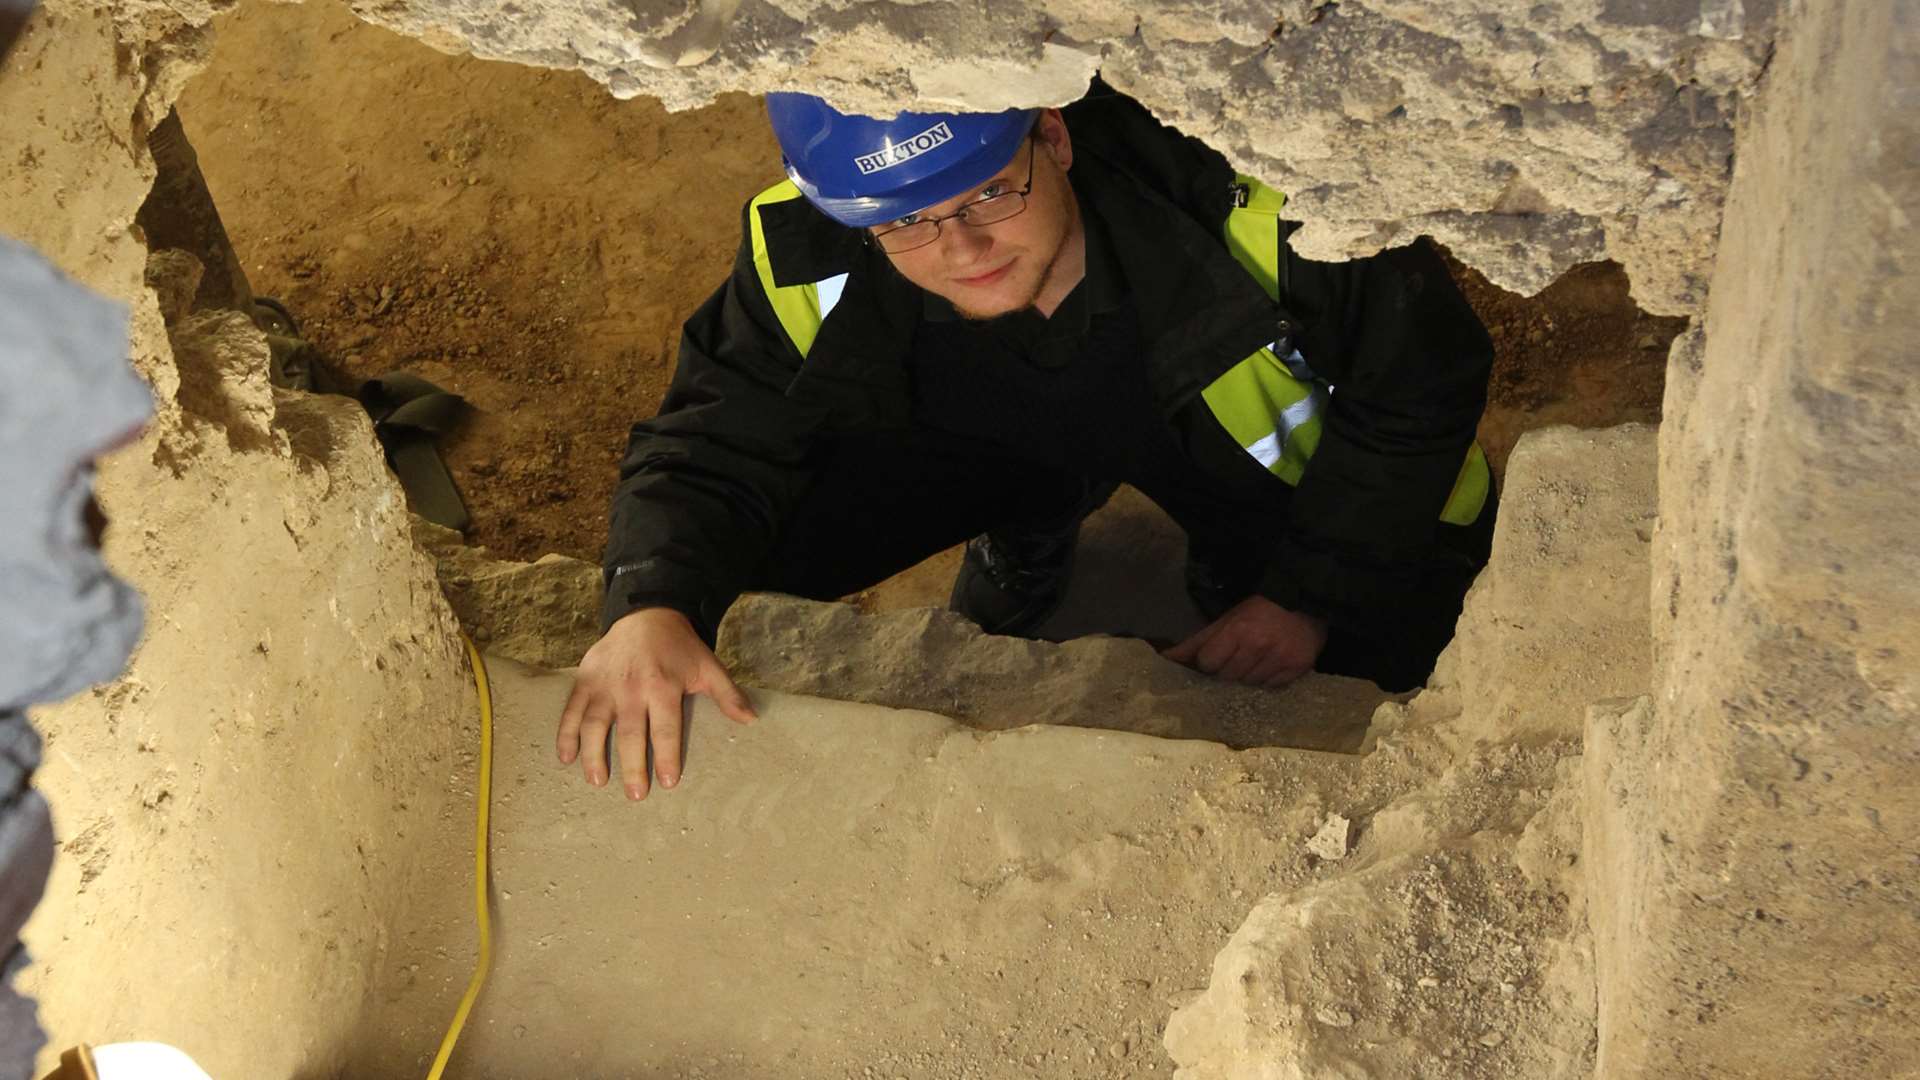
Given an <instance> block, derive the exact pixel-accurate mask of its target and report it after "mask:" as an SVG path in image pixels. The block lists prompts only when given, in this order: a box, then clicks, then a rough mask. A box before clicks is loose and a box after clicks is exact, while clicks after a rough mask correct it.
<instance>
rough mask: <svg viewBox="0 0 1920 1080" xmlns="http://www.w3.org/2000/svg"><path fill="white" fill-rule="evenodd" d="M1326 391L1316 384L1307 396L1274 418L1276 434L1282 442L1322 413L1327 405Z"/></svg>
mask: <svg viewBox="0 0 1920 1080" xmlns="http://www.w3.org/2000/svg"><path fill="white" fill-rule="evenodd" d="M1326 400H1327V399H1326V391H1325V390H1322V389H1321V388H1320V387H1318V386H1316V387H1314V388H1313V389H1311V390H1309V391H1307V396H1306V397H1303V398H1301V399H1300V400H1299V401H1296V402H1294V403H1293V404H1291V405H1289V406H1287V407H1286V408H1285V409H1282V410H1281V412H1280V415H1279V416H1278V417H1276V418H1275V420H1274V425H1275V426H1274V434H1275V435H1277V436H1278V437H1279V439H1280V441H1281V442H1282V443H1285V442H1286V441H1287V440H1288V439H1290V438H1292V437H1293V432H1294V429H1296V428H1298V427H1299V426H1300V425H1301V424H1304V423H1306V422H1307V421H1309V420H1312V419H1314V418H1315V417H1317V416H1319V415H1320V410H1321V409H1323V408H1325V407H1326Z"/></svg>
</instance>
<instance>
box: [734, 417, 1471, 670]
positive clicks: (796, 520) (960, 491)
mask: <svg viewBox="0 0 1920 1080" xmlns="http://www.w3.org/2000/svg"><path fill="white" fill-rule="evenodd" d="M816 476H817V479H816V480H815V482H814V484H813V486H812V488H810V489H809V490H808V491H807V492H806V493H805V494H804V495H803V496H802V497H801V500H800V502H799V504H798V506H797V507H796V508H795V511H794V512H793V513H792V514H791V515H790V517H789V519H788V521H787V522H786V523H785V526H784V528H783V530H782V532H781V533H780V535H779V536H778V537H776V538H775V542H774V547H773V551H772V554H771V555H770V556H769V557H768V558H767V560H766V562H765V563H764V564H762V566H761V567H760V569H759V572H758V573H757V574H756V575H755V576H754V580H752V581H751V582H750V583H749V588H753V589H758V590H763V591H768V592H782V593H788V594H791V595H794V596H802V597H806V598H808V599H813V600H834V599H838V598H839V597H842V596H846V595H847V594H849V593H854V592H859V591H860V590H862V589H865V588H869V587H871V586H873V585H876V584H878V583H880V582H881V581H884V580H886V579H887V578H889V577H892V576H893V575H894V574H897V573H899V572H900V571H902V570H905V569H907V568H909V567H911V566H913V565H915V564H916V563H919V562H920V561H922V560H924V559H926V558H928V557H930V556H932V555H935V554H938V553H939V552H942V551H945V550H946V549H948V548H950V547H953V546H954V545H956V544H960V543H964V542H966V541H967V540H969V539H971V538H972V537H974V536H977V535H979V534H981V533H984V532H988V531H991V530H996V529H1007V528H1034V529H1054V528H1061V527H1064V526H1065V525H1066V524H1068V523H1070V521H1071V520H1072V517H1073V516H1074V515H1075V514H1076V513H1078V512H1079V511H1080V509H1081V507H1082V506H1083V504H1084V501H1085V499H1086V497H1087V493H1088V491H1089V490H1090V488H1091V487H1092V486H1093V485H1092V482H1091V481H1089V480H1088V479H1087V478H1086V477H1084V476H1081V475H1078V474H1076V473H1074V472H1071V471H1068V470H1064V469H1061V468H1058V467H1056V466H1052V465H1048V464H1045V463H1041V462H1036V461H1032V460H1028V459H1023V458H1019V457H1015V456H1010V455H1008V454H1007V453H1006V451H1005V450H1003V449H1001V448H999V447H997V446H993V445H991V444H988V443H984V442H979V441H975V440H971V439H967V438H965V437H962V436H956V435H947V434H944V433H937V432H927V431H924V430H921V431H913V432H902V433H887V434H883V435H864V436H857V437H845V438H841V439H837V440H833V441H832V442H830V443H829V444H828V445H827V447H825V448H824V449H823V451H822V456H821V459H820V460H819V462H818V468H817V469H816ZM1495 514H1496V505H1495V501H1494V500H1492V499H1491V497H1490V499H1489V502H1488V504H1487V508H1486V509H1485V510H1484V511H1483V512H1482V513H1481V515H1480V518H1479V520H1477V521H1476V522H1475V523H1474V524H1473V525H1471V526H1467V527H1460V526H1451V525H1444V524H1443V525H1441V526H1440V533H1441V535H1440V544H1439V547H1438V549H1437V550H1436V551H1435V552H1434V553H1433V554H1432V557H1431V558H1430V559H1429V560H1427V562H1426V564H1425V565H1423V566H1422V567H1421V568H1420V569H1421V572H1420V573H1419V574H1418V575H1417V583H1416V584H1414V585H1412V586H1411V587H1410V588H1409V589H1408V590H1407V592H1406V593H1405V594H1404V595H1402V596H1400V597H1398V598H1397V599H1396V604H1395V611H1394V612H1393V613H1392V618H1391V620H1390V622H1391V624H1392V626H1393V630H1392V631H1391V633H1386V634H1378V633H1376V634H1366V633H1362V632H1358V631H1355V630H1352V629H1349V628H1345V627H1341V626H1335V627H1334V628H1333V629H1332V630H1331V632H1330V633H1329V636H1328V640H1327V647H1326V649H1325V650H1324V651H1323V652H1322V654H1321V656H1320V661H1319V663H1318V664H1316V665H1315V667H1316V669H1317V670H1320V671H1324V672H1328V673H1331V674H1338V675H1351V676H1355V677H1358V678H1364V679H1370V680H1372V681H1374V682H1376V683H1378V684H1380V685H1381V687H1383V688H1384V689H1387V690H1391V691H1396V692H1397V691H1401V690H1410V689H1413V688H1415V687H1417V686H1419V685H1421V684H1422V683H1423V682H1425V680H1426V677H1427V675H1429V674H1430V673H1431V672H1432V670H1433V663H1434V660H1435V659H1437V658H1438V656H1439V655H1440V651H1441V650H1442V649H1444V648H1445V647H1446V644H1447V642H1448V641H1450V640H1452V637H1453V627H1454V623H1455V622H1456V621H1457V620H1458V618H1459V615H1460V605H1461V601H1462V599H1463V598H1464V597H1465V595H1466V591H1467V588H1468V586H1470V585H1471V584H1472V583H1473V579H1474V577H1475V575H1477V574H1478V572H1479V570H1480V568H1481V567H1483V566H1485V565H1486V561H1487V553H1488V550H1489V548H1490V546H1491V542H1492V535H1493V522H1494V517H1495ZM1248 570H1249V571H1250V572H1249V573H1247V574H1245V575H1244V576H1245V577H1246V580H1247V582H1248V585H1247V590H1248V592H1249V593H1250V592H1251V581H1252V580H1253V579H1254V578H1257V568H1248ZM1229 576H1241V575H1233V574H1232V573H1231V572H1229ZM1206 614H1208V615H1209V617H1211V616H1212V615H1213V614H1214V613H1213V612H1208V613H1206Z"/></svg>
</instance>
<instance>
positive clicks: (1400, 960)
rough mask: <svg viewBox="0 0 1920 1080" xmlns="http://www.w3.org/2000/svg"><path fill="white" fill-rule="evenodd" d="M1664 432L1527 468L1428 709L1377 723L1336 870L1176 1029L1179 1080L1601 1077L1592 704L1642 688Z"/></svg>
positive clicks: (1522, 462) (1281, 908)
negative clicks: (1597, 1064)
mask: <svg viewBox="0 0 1920 1080" xmlns="http://www.w3.org/2000/svg"><path fill="white" fill-rule="evenodd" d="M1654 472H1655V463H1654V432H1653V431H1652V430H1651V429H1649V428H1646V427H1642V426H1639V425H1627V426H1623V427H1619V428H1613V429H1610V430H1607V431H1599V432H1586V431H1575V430H1573V429H1569V428H1552V429H1548V430H1545V431H1540V432H1534V433H1531V434H1529V435H1527V436H1525V437H1523V438H1522V439H1521V440H1520V442H1519V444H1518V445H1517V446H1516V447H1515V448H1514V453H1513V457H1512V459H1511V461H1510V470H1509V473H1508V476H1507V483H1506V495H1505V502H1504V504H1503V505H1502V508H1501V515H1500V521H1499V527H1498V529H1497V531H1496V533H1495V536H1494V545H1493V558H1492V561H1491V562H1490V563H1489V564H1488V567H1487V570H1486V572H1485V573H1483V574H1482V575H1481V577H1480V580H1479V581H1478V582H1476V583H1475V585H1474V588H1473V591H1472V592H1471V593H1470V594H1469V595H1468V597H1467V603H1466V609H1465V611H1464V612H1463V613H1462V615H1461V619H1460V636H1459V637H1458V638H1457V639H1456V640H1455V643H1454V645H1453V646H1452V647H1450V648H1449V649H1448V650H1447V652H1446V653H1445V654H1444V655H1443V657H1442V658H1441V663H1440V666H1439V668H1438V670H1436V671H1435V672H1434V676H1433V678H1432V680H1431V681H1430V683H1429V686H1428V689H1427V690H1425V691H1423V692H1422V693H1421V694H1420V695H1419V696H1418V697H1416V698H1414V699H1413V700H1412V701H1411V702H1410V703H1408V704H1406V705H1393V704H1388V705H1384V706H1382V707H1381V709H1380V711H1379V712H1378V713H1377V714H1376V715H1375V718H1374V722H1373V730H1372V733H1371V734H1372V739H1371V742H1372V746H1371V748H1370V752H1369V753H1368V754H1367V755H1366V756H1365V757H1363V758H1362V759H1361V761H1360V766H1359V769H1358V775H1359V777H1360V778H1361V780H1360V781H1359V782H1357V783H1356V784H1355V785H1354V786H1355V788H1358V789H1364V788H1365V787H1366V786H1367V778H1370V777H1375V776H1381V775H1394V774H1400V776H1401V779H1400V781H1399V785H1398V789H1397V790H1396V791H1395V792H1394V794H1393V796H1392V797H1391V798H1390V799H1388V800H1383V802H1382V803H1381V804H1376V805H1373V806H1367V805H1364V804H1361V805H1357V806H1356V805H1348V806H1347V807H1346V808H1345V809H1344V810H1343V811H1342V812H1343V813H1346V814H1348V815H1349V816H1351V817H1352V819H1353V822H1352V824H1353V827H1354V829H1355V831H1356V833H1357V836H1358V839H1357V840H1355V842H1354V844H1353V848H1352V850H1351V851H1350V852H1346V853H1344V854H1343V856H1342V857H1343V860H1344V861H1343V862H1342V865H1341V870H1340V873H1339V874H1337V875H1326V876H1323V877H1322V878H1320V879H1318V880H1315V881H1313V882H1310V883H1304V884H1301V885H1299V886H1297V887H1290V888H1289V887H1279V888H1276V889H1275V890H1274V891H1273V892H1271V893H1269V894H1268V895H1266V896H1264V897H1262V898H1261V899H1260V901H1259V902H1258V903H1257V904H1256V905H1255V906H1254V907H1253V910H1252V912H1251V913H1250V914H1249V915H1248V916H1247V918H1246V921H1245V922H1244V923H1243V924H1242V925H1241V926H1240V928H1239V929H1238V930H1236V931H1235V932H1234V934H1233V936H1232V938H1231V940H1229V941H1228V942H1227V944H1226V946H1225V948H1223V949H1222V950H1221V951H1220V953H1219V955H1218V956H1216V957H1215V958H1214V961H1213V974H1212V979H1211V981H1210V983H1209V985H1208V987H1207V989H1206V992H1205V993H1204V994H1203V995H1200V996H1198V997H1196V998H1195V999H1194V1000H1192V1001H1190V1002H1187V1003H1186V1004H1184V1005H1183V1006H1181V1007H1180V1008H1178V1009H1177V1010H1176V1011H1175V1012H1174V1014H1173V1016H1172V1018H1171V1019H1170V1020H1169V1022H1168V1024H1167V1032H1166V1045H1167V1049H1168V1051H1169V1052H1170V1053H1171V1054H1172V1056H1173V1058H1174V1060H1175V1061H1176V1062H1177V1063H1178V1064H1179V1065H1180V1071H1179V1072H1178V1073H1177V1074H1176V1077H1177V1080H1255V1078H1257V1080H1310V1078H1318V1077H1330V1076H1340V1077H1345V1076H1382V1077H1385V1076H1393V1077H1401V1076H1407V1077H1413V1076H1418V1077H1432V1078H1441V1077H1458V1078H1461V1080H1468V1078H1471V1080H1507V1078H1513V1080H1521V1078H1525V1080H1544V1078H1549V1077H1552V1078H1564V1080H1573V1078H1577V1077H1587V1076H1596V1075H1598V1076H1607V1077H1611V1076H1613V1075H1615V1074H1612V1073H1607V1072H1604V1071H1600V1072H1596V1070H1595V1069H1594V1056H1593V1055H1594V1008H1595V1005H1594V993H1593V986H1594V982H1593V965H1594V957H1593V952H1592V942H1591V939H1590V937H1589V935H1588V932H1587V909H1588V903H1589V895H1590V894H1591V893H1592V892H1594V891H1596V890H1600V889H1610V888H1612V885H1611V883H1610V882H1607V881H1604V880H1601V881H1583V880H1582V873H1583V871H1582V870H1581V869H1580V867H1581V862H1582V858H1583V856H1582V853H1581V851H1580V839H1579V838H1580V833H1581V795H1582V785H1581V783H1580V777H1581V772H1582V770H1581V766H1580V755H1581V750H1582V748H1581V744H1580V732H1581V729H1582V723H1583V717H1584V712H1585V710H1584V708H1583V707H1582V705H1581V702H1583V701H1585V700H1588V699H1589V697H1588V696H1589V695H1591V696H1600V697H1606V698H1617V697H1622V696H1627V695H1636V694H1640V693H1642V692H1643V690H1644V688H1645V687H1646V685H1647V680H1648V678H1649V674H1650V673H1649V665H1648V663H1647V635H1648V622H1647V616H1646V611H1645V608H1643V607H1639V606H1636V605H1635V604H1634V602H1633V601H1632V600H1631V599H1626V600H1624V602H1623V598H1634V597H1638V596H1643V595H1645V592H1644V590H1645V589H1646V587H1647V573H1648V564H1647V538H1648V536H1649V534H1648V532H1647V526H1648V522H1649V520H1650V519H1651V517H1652V514H1653V507H1654V504H1655V492H1654V483H1653V480H1654Z"/></svg>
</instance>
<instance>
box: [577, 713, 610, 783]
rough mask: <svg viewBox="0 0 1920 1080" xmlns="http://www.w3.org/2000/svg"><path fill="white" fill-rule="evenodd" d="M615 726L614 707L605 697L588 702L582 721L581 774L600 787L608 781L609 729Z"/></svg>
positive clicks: (588, 781)
mask: <svg viewBox="0 0 1920 1080" xmlns="http://www.w3.org/2000/svg"><path fill="white" fill-rule="evenodd" d="M612 726H613V707H612V706H611V705H610V704H609V703H608V702H607V700H606V699H605V698H595V699H593V700H592V701H591V702H589V703H588V704H587V707H586V713H585V716H584V718H583V719H582V720H581V722H580V775H582V776H584V777H586V778H587V783H589V784H592V785H593V786H594V787H599V786H601V785H602V784H605V783H606V782H607V730H608V729H609V728H611V727H612Z"/></svg>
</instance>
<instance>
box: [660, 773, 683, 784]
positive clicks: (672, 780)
mask: <svg viewBox="0 0 1920 1080" xmlns="http://www.w3.org/2000/svg"><path fill="white" fill-rule="evenodd" d="M679 782H680V778H679V777H677V776H663V777H661V778H660V786H661V787H673V786H674V785H676V784H678V783H679Z"/></svg>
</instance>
